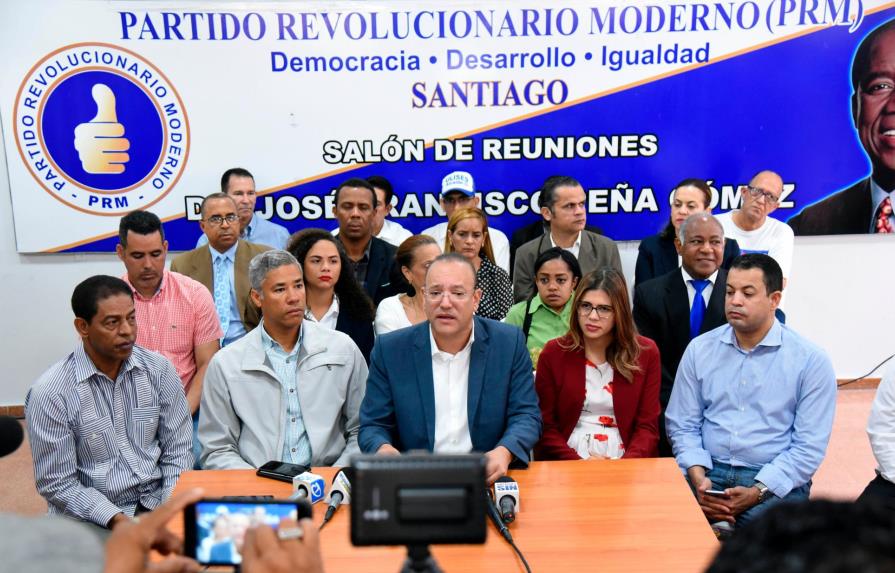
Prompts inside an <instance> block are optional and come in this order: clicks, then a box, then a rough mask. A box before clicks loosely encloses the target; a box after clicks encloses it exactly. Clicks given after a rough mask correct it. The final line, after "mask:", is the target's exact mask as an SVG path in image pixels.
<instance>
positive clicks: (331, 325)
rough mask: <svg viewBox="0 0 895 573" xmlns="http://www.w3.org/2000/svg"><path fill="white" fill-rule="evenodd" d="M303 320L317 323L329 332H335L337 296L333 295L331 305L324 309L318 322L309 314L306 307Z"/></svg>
mask: <svg viewBox="0 0 895 573" xmlns="http://www.w3.org/2000/svg"><path fill="white" fill-rule="evenodd" d="M305 318H307V319H308V320H312V321H314V322H318V323H320V325H321V326H325V327H326V328H328V329H330V330H335V329H336V323H337V322H338V321H339V296H338V295H335V294H334V295H333V303H332V304H331V305H329V308H328V309H326V312H324V313H323V316H321V317H320V319H319V320H318V319H317V317H315V316H314V314H313V313H312V312H311V308H310V307H308V309H307V311H306V312H305Z"/></svg>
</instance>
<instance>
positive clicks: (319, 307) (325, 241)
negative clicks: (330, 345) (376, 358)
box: [288, 229, 374, 363]
mask: <svg viewBox="0 0 895 573" xmlns="http://www.w3.org/2000/svg"><path fill="white" fill-rule="evenodd" d="M288 250H289V252H290V253H292V255H293V256H294V257H295V258H296V259H298V262H299V264H300V265H301V268H302V271H303V272H304V279H305V307H306V309H305V320H311V321H314V322H319V323H320V324H322V325H323V326H325V327H327V328H331V329H333V330H338V331H339V332H344V333H345V334H347V335H348V336H350V337H351V340H353V341H354V343H355V344H357V347H358V348H359V349H360V351H361V354H363V355H364V358H365V359H366V360H367V362H368V363H369V362H370V352H371V351H372V350H373V341H374V336H373V317H374V310H373V302H372V301H371V300H370V297H368V296H367V294H366V293H365V292H364V290H363V289H362V288H361V286H360V284H359V283H358V282H357V279H355V278H354V273H353V272H351V266H350V264H349V262H348V255H347V254H346V253H345V249H343V248H342V245H341V243H339V242H338V240H336V238H335V237H333V236H332V235H331V234H330V233H329V231H325V230H323V229H305V230H304V231H299V232H298V233H296V234H294V235H293V236H292V238H291V239H290V240H289V249H288Z"/></svg>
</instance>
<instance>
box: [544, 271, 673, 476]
mask: <svg viewBox="0 0 895 573" xmlns="http://www.w3.org/2000/svg"><path fill="white" fill-rule="evenodd" d="M569 322H570V327H569V332H568V333H567V334H566V335H565V336H563V337H562V338H557V339H555V340H551V341H550V342H548V343H547V345H546V346H545V347H544V350H543V351H542V352H541V356H540V358H539V359H538V370H537V376H536V378H535V386H536V388H537V391H538V398H539V399H540V403H541V416H542V417H543V419H544V433H543V436H542V437H541V441H540V442H538V444H537V446H535V458H536V459H538V460H577V459H581V458H597V459H606V458H619V457H625V458H645V457H655V456H657V455H658V443H659V431H658V418H659V384H660V382H659V381H660V377H661V366H660V364H659V350H658V348H656V343H655V342H653V341H652V340H650V339H649V338H645V337H643V336H638V335H637V330H636V328H635V326H634V321H633V319H632V317H631V307H630V305H629V304H628V288H627V286H626V285H625V279H624V277H623V276H622V275H621V273H619V272H618V271H616V270H614V269H611V268H603V269H600V270H597V271H594V272H592V273H590V274H588V275H587V276H585V277H584V278H582V279H581V283H580V284H579V285H578V289H577V291H576V292H575V300H574V303H573V310H572V315H571V317H570V321H569Z"/></svg>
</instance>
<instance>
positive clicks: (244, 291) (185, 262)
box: [171, 240, 270, 334]
mask: <svg viewBox="0 0 895 573" xmlns="http://www.w3.org/2000/svg"><path fill="white" fill-rule="evenodd" d="M269 250H270V247H268V246H266V245H256V244H255V243H249V242H248V241H242V240H241V241H239V244H238V245H237V247H236V257H234V261H233V262H234V264H233V272H234V273H235V276H234V277H233V283H234V284H235V285H236V305H237V308H239V316H240V317H241V318H242V324H243V325H244V326H245V329H246V331H247V332H248V331H249V330H252V329H253V328H255V327H256V326H258V323H259V322H261V309H259V308H258V307H257V306H255V303H253V302H252V300H251V298H250V294H249V292H250V291H251V288H252V287H251V285H250V284H249V261H251V260H252V257H254V256H255V255H257V254H259V253H263V252H264V251H269ZM171 271H172V272H175V273H180V274H182V275H186V276H188V277H190V278H192V279H195V280H197V281H199V282H200V283H202V284H203V285H205V288H207V289H208V291H209V292H210V293H211V294H212V296H214V270H213V269H212V268H211V250H210V248H209V246H208V245H203V246H201V247H197V248H195V249H193V250H192V251H187V252H185V253H181V254H179V255H177V257H175V258H174V260H173V261H171ZM225 334H226V333H225Z"/></svg>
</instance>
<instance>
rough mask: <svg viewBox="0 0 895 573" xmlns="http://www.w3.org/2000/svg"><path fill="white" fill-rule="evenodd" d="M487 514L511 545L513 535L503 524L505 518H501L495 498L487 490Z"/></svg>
mask: <svg viewBox="0 0 895 573" xmlns="http://www.w3.org/2000/svg"><path fill="white" fill-rule="evenodd" d="M485 513H487V514H488V518H489V519H490V520H491V523H493V524H494V527H496V528H497V531H498V532H500V534H501V535H502V536H503V538H504V539H506V540H507V541H509V542H510V543H513V535H512V534H511V533H510V530H509V529H507V526H506V524H505V523H504V522H503V518H502V517H501V516H500V511H498V509H497V506H496V505H494V498H492V497H491V492H490V491H487V490H486V491H485Z"/></svg>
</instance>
